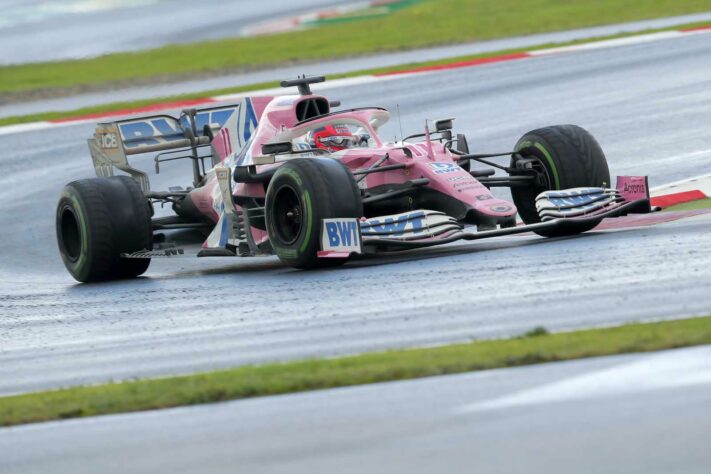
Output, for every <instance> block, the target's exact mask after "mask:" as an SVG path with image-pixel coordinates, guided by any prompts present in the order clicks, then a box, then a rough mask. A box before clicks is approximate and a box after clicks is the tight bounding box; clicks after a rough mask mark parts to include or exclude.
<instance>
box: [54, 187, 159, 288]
mask: <svg viewBox="0 0 711 474" xmlns="http://www.w3.org/2000/svg"><path fill="white" fill-rule="evenodd" d="M56 231H57V244H58V246H59V254H60V255H61V257H62V261H63V262H64V266H65V267H66V268H67V270H68V271H69V273H70V274H71V275H72V276H73V277H74V278H75V279H76V280H77V281H80V282H83V283H87V282H96V281H105V280H114V279H122V278H134V277H137V276H139V275H141V274H143V273H144V272H145V271H146V270H147V269H148V265H150V259H149V258H145V259H125V258H121V254H122V253H132V252H136V251H139V250H150V249H151V248H152V246H153V231H152V226H151V208H150V203H149V202H148V201H147V200H146V198H145V196H144V195H143V192H142V191H141V188H140V186H139V185H138V183H136V182H135V181H134V180H133V179H131V178H129V177H127V176H116V177H111V178H91V179H82V180H78V181H73V182H71V183H69V184H67V185H66V186H65V187H64V190H63V191H62V194H61V196H60V198H59V203H58V204H57V214H56Z"/></svg>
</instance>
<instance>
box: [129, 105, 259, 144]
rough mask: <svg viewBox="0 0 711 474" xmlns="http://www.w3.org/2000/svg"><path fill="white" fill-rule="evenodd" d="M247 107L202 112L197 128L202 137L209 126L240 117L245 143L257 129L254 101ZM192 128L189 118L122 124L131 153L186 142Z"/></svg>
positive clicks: (240, 127) (198, 118) (198, 114)
mask: <svg viewBox="0 0 711 474" xmlns="http://www.w3.org/2000/svg"><path fill="white" fill-rule="evenodd" d="M243 104H244V107H230V108H225V109H217V110H206V111H204V112H198V113H197V114H196V115H195V126H196V128H197V130H198V133H199V134H202V130H203V128H204V127H205V125H208V124H209V125H217V126H218V127H220V128H221V127H223V126H224V125H225V124H226V123H227V122H228V121H229V120H230V119H231V118H232V117H233V116H234V115H235V114H238V115H237V121H238V125H237V130H238V133H237V136H238V139H239V140H240V141H241V142H246V141H247V140H249V138H250V137H251V136H252V133H253V131H254V129H255V128H256V126H257V116H256V114H255V112H254V107H253V106H252V102H251V101H250V100H248V99H247V100H245V101H244V102H243ZM240 109H242V110H240ZM189 126H190V125H189V122H188V118H187V117H182V118H181V119H180V120H173V119H172V118H170V117H153V118H148V119H138V120H134V121H131V122H128V123H122V124H119V130H120V132H121V137H122V138H123V141H124V146H125V148H126V149H131V148H140V147H142V146H147V145H157V144H159V143H166V142H171V141H176V140H182V139H184V138H185V135H184V134H183V129H185V128H188V127H189Z"/></svg>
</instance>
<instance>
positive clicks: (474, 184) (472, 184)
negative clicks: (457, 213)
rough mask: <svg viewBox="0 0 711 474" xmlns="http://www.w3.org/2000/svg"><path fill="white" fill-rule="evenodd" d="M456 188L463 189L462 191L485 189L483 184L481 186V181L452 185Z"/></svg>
mask: <svg viewBox="0 0 711 474" xmlns="http://www.w3.org/2000/svg"><path fill="white" fill-rule="evenodd" d="M452 186H453V187H454V188H462V189H475V188H476V189H481V188H483V187H484V185H483V184H481V183H480V182H479V181H474V180H472V181H467V182H464V183H454V184H453V185H452Z"/></svg>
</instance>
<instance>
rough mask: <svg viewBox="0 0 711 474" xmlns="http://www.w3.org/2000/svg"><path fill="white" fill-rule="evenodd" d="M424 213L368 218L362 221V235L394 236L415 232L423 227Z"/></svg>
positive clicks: (420, 230)
mask: <svg viewBox="0 0 711 474" xmlns="http://www.w3.org/2000/svg"><path fill="white" fill-rule="evenodd" d="M424 220H425V213H424V212H422V211H417V212H411V213H408V214H402V215H399V216H393V217H386V218H384V219H382V220H381V219H368V220H366V221H364V222H363V223H362V224H361V226H363V229H362V232H363V235H369V234H388V235H390V236H393V237H396V236H400V235H403V234H405V233H411V234H417V233H419V232H422V231H423V230H424V229H425V226H424Z"/></svg>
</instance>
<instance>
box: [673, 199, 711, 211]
mask: <svg viewBox="0 0 711 474" xmlns="http://www.w3.org/2000/svg"><path fill="white" fill-rule="evenodd" d="M696 209H711V198H706V199H698V200H696V201H690V202H685V203H682V204H677V205H676V206H671V207H667V208H665V209H664V210H665V211H694V210H696Z"/></svg>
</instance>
